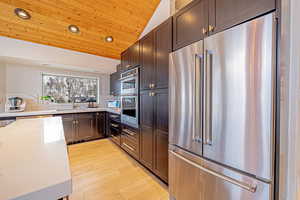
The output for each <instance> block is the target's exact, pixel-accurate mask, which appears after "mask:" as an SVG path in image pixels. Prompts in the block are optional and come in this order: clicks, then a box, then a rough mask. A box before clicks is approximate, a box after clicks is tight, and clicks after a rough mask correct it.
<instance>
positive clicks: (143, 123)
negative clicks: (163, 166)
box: [140, 91, 154, 169]
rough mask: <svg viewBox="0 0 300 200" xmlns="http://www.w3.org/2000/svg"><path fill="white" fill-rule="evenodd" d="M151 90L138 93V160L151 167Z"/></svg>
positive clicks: (152, 103)
mask: <svg viewBox="0 0 300 200" xmlns="http://www.w3.org/2000/svg"><path fill="white" fill-rule="evenodd" d="M152 93H153V92H152V91H142V92H141V93H140V109H141V110H140V130H141V131H140V161H141V163H143V164H144V165H145V166H146V167H148V168H149V169H152V168H153V159H154V158H153V122H154V121H153V117H154V113H153V110H154V109H153V105H154V97H153V96H152Z"/></svg>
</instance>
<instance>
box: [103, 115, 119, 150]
mask: <svg viewBox="0 0 300 200" xmlns="http://www.w3.org/2000/svg"><path fill="white" fill-rule="evenodd" d="M121 128H122V127H121V119H120V115H118V114H113V113H107V127H106V129H107V135H108V136H109V137H110V139H111V140H112V141H113V142H114V143H115V144H117V145H119V146H120V145H121V130H122V129H121Z"/></svg>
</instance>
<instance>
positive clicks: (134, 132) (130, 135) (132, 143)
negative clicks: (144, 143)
mask: <svg viewBox="0 0 300 200" xmlns="http://www.w3.org/2000/svg"><path fill="white" fill-rule="evenodd" d="M121 147H122V148H123V149H124V150H125V151H126V152H128V153H129V154H130V155H132V156H133V157H134V158H136V159H138V160H139V158H140V142H139V129H136V128H132V127H129V126H127V125H124V124H123V125H122V134H121Z"/></svg>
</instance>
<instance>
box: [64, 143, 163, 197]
mask: <svg viewBox="0 0 300 200" xmlns="http://www.w3.org/2000/svg"><path fill="white" fill-rule="evenodd" d="M68 148H69V157H70V164H71V172H72V179H73V194H72V195H71V196H70V200H168V191H167V187H166V185H165V184H163V183H162V182H160V181H159V180H158V179H157V178H156V177H154V176H153V175H152V174H150V173H149V172H148V171H147V170H146V169H144V168H143V167H142V166H141V165H140V164H139V163H137V162H136V161H135V160H133V159H132V158H131V157H130V156H128V155H127V154H126V153H125V152H123V151H122V150H121V149H119V148H118V147H117V146H116V145H115V144H113V143H112V142H111V141H110V140H108V139H104V140H98V141H93V142H87V143H82V144H76V145H71V146H69V147H68Z"/></svg>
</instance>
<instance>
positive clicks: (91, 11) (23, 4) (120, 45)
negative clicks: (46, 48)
mask: <svg viewBox="0 0 300 200" xmlns="http://www.w3.org/2000/svg"><path fill="white" fill-rule="evenodd" d="M159 2H160V0H30V1H29V0H0V35H2V36H6V37H11V38H16V39H21V40H26V41H30V42H35V43H40V44H45V45H50V46H55V47H60V48H65V49H70V50H75V51H79V52H84V53H90V54H94V55H99V56H104V57H109V58H116V59H119V58H120V53H121V52H122V51H123V50H125V49H126V48H127V47H128V46H130V45H131V44H132V43H134V42H135V41H136V40H137V39H138V37H139V35H140V34H141V33H142V31H143V30H144V28H145V26H146V25H147V23H148V21H149V19H150V18H151V16H152V15H153V13H154V11H155V9H156V7H157V6H158V4H159ZM15 8H22V9H25V10H26V11H28V12H29V13H30V15H31V19H30V20H23V19H20V18H18V17H17V16H16V15H15V13H14V10H15ZM71 24H74V25H76V26H78V27H79V29H80V33H78V34H77V33H71V32H70V31H69V30H68V26H69V25H71ZM106 36H112V37H113V38H114V41H113V42H112V43H108V42H106V41H105V37H106Z"/></svg>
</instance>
